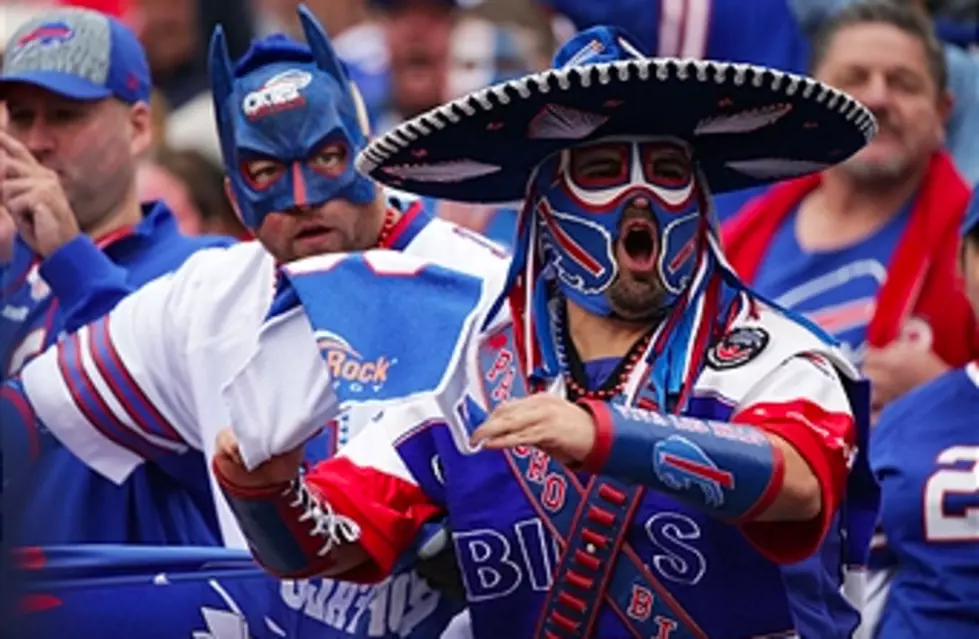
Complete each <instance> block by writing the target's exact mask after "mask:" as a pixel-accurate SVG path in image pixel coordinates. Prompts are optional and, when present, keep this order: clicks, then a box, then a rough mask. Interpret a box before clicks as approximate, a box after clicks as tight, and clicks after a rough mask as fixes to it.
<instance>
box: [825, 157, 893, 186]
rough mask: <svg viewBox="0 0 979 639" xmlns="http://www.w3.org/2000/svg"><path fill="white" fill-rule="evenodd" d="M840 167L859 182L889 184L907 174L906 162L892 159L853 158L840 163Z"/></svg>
mask: <svg viewBox="0 0 979 639" xmlns="http://www.w3.org/2000/svg"><path fill="white" fill-rule="evenodd" d="M840 169H841V170H842V171H844V172H845V173H846V174H847V175H849V176H850V178H851V179H852V180H854V181H855V182H857V183H859V184H890V183H895V182H899V181H901V180H903V179H904V178H905V177H907V175H908V164H907V162H903V161H897V160H893V159H891V160H885V159H880V160H876V159H874V160H871V159H863V158H853V159H851V160H847V161H846V162H844V163H843V164H841V165H840Z"/></svg>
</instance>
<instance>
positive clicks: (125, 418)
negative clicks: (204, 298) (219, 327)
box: [21, 277, 196, 483]
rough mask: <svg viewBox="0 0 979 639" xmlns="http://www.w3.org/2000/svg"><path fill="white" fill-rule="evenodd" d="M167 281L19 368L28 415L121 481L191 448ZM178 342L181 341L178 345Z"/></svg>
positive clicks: (179, 325)
mask: <svg viewBox="0 0 979 639" xmlns="http://www.w3.org/2000/svg"><path fill="white" fill-rule="evenodd" d="M172 287H173V278H171V277H166V278H163V279H161V280H157V281H155V282H152V283H151V284H149V285H148V286H146V287H144V288H143V289H141V290H140V291H138V292H137V293H135V294H133V295H131V296H129V297H128V298H126V299H125V300H124V301H123V302H122V303H121V304H120V305H119V306H118V307H117V308H116V309H115V310H114V311H113V312H112V313H110V314H109V315H107V316H105V317H103V318H102V319H100V320H98V321H96V322H93V323H91V324H89V325H87V326H84V327H82V328H81V329H79V330H78V331H77V332H76V333H73V334H71V335H68V336H66V337H64V338H62V339H61V340H59V341H58V343H57V344H56V345H54V346H52V347H51V348H49V349H48V350H47V351H45V352H44V353H43V354H42V355H41V356H39V357H38V358H36V359H35V360H33V361H32V362H30V363H29V364H28V365H27V366H26V367H25V368H24V370H23V372H22V374H21V378H22V381H23V389H24V392H25V394H26V397H27V399H28V400H29V402H30V405H31V406H32V407H33V410H34V413H35V415H36V417H37V418H38V419H40V420H41V421H42V422H43V423H44V424H45V425H46V426H47V428H48V429H49V430H50V431H51V432H52V433H53V434H54V436H55V437H56V438H57V439H58V440H59V441H60V442H61V443H62V444H64V445H65V446H66V447H68V448H69V449H70V450H71V451H72V452H73V453H74V454H75V455H76V456H77V457H78V458H79V459H81V460H82V461H84V462H85V463H86V464H88V465H89V466H90V467H91V468H93V469H94V470H96V471H97V472H99V473H101V474H102V475H104V476H105V477H107V478H108V479H110V480H112V481H115V482H118V483H121V482H122V481H124V480H125V479H126V478H127V477H128V476H129V473H130V472H132V470H133V469H134V468H135V467H136V466H138V465H139V464H141V463H143V462H145V461H154V460H158V459H160V458H163V457H166V456H169V455H179V454H182V453H184V452H186V451H187V449H188V447H189V446H192V445H194V444H195V443H196V442H195V441H194V439H193V438H192V437H190V436H189V433H186V432H181V431H180V429H179V428H178V427H177V426H176V424H178V423H182V424H187V423H193V422H192V420H190V419H188V416H189V415H190V413H189V412H188V410H187V402H186V398H184V397H182V395H184V393H181V392H180V390H181V388H182V387H183V385H184V384H186V383H187V382H186V381H185V380H186V379H187V377H186V375H183V374H182V373H181V371H182V370H183V369H184V366H183V357H182V353H184V352H185V347H184V346H182V342H184V340H183V338H182V336H183V334H184V332H185V331H184V327H185V326H186V322H181V321H180V320H179V319H178V318H177V317H175V315H177V313H175V312H174V307H173V305H171V304H170V303H169V302H170V301H171V297H172V296H171V294H172V290H171V289H172ZM184 344H185V342H184Z"/></svg>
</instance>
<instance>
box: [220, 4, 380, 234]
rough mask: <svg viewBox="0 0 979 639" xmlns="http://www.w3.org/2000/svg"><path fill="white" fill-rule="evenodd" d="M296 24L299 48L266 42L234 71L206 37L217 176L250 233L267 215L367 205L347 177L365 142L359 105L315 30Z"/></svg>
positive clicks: (368, 184) (304, 14) (313, 25)
mask: <svg viewBox="0 0 979 639" xmlns="http://www.w3.org/2000/svg"><path fill="white" fill-rule="evenodd" d="M299 18H300V21H301V23H302V26H303V31H304V32H305V35H306V40H307V42H308V43H309V46H308V47H307V46H306V45H303V44H300V43H298V42H295V41H293V40H290V39H289V38H286V37H285V36H281V35H276V36H270V37H268V38H265V39H263V40H258V41H255V42H253V43H252V46H251V48H250V49H249V50H248V52H247V53H246V54H245V55H244V56H243V57H242V58H241V60H239V61H238V63H237V64H236V65H234V67H232V64H231V61H230V59H229V56H228V49H227V45H226V43H225V38H224V32H223V30H222V29H221V28H220V27H219V28H218V29H217V30H216V31H215V33H214V37H213V38H212V39H211V52H210V56H211V80H212V85H213V94H214V107H215V109H214V110H215V116H216V118H217V125H218V134H219V135H220V138H221V152H222V155H223V156H224V167H225V172H226V174H227V175H228V178H229V179H230V181H231V189H232V191H233V193H234V195H235V197H236V199H237V200H238V205H239V208H240V209H241V216H242V219H243V221H244V223H245V225H246V226H248V227H249V228H251V229H256V228H258V227H259V226H261V224H262V221H263V220H264V219H265V216H266V215H268V214H269V213H273V212H287V211H290V210H293V209H296V208H301V207H312V206H319V205H321V204H324V203H326V202H328V201H330V200H335V199H345V200H349V201H350V202H353V203H356V204H365V203H367V202H370V201H371V200H373V199H374V197H375V188H376V187H375V186H374V183H373V182H372V181H371V180H370V179H368V178H366V177H364V176H362V175H360V174H359V173H357V172H356V170H355V169H354V158H355V157H356V155H357V154H358V153H359V152H360V151H361V150H362V149H363V148H364V147H365V146H366V144H367V139H366V131H365V129H366V124H364V122H365V118H364V117H362V108H361V107H360V105H359V103H358V100H359V98H358V96H356V95H355V93H354V89H353V88H352V85H351V84H350V82H349V80H348V79H347V74H346V73H345V71H344V69H343V66H342V63H341V62H340V60H339V59H338V58H337V57H336V54H335V53H334V51H333V48H332V47H331V46H330V43H329V41H328V40H327V37H326V34H325V33H324V31H323V29H322V27H320V25H319V24H318V23H317V22H316V20H315V18H313V16H312V15H311V14H310V13H309V11H308V10H307V9H306V8H305V7H303V6H301V7H300V8H299Z"/></svg>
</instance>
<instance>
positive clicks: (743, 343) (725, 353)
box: [707, 327, 768, 371]
mask: <svg viewBox="0 0 979 639" xmlns="http://www.w3.org/2000/svg"><path fill="white" fill-rule="evenodd" d="M766 346H768V333H767V332H766V331H765V330H764V329H761V328H754V327H753V328H745V327H741V328H736V329H734V330H733V331H731V332H730V333H728V334H727V335H725V336H724V337H723V338H722V339H721V341H719V342H718V343H717V344H715V345H714V347H713V348H711V349H710V350H709V351H707V365H708V366H710V367H711V368H715V369H717V370H721V371H723V370H727V369H729V368H737V367H738V366H744V365H745V364H747V363H748V362H750V361H751V360H753V359H754V358H755V357H757V356H758V354H759V353H761V352H762V351H763V350H765V347H766Z"/></svg>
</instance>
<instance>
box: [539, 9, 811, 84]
mask: <svg viewBox="0 0 979 639" xmlns="http://www.w3.org/2000/svg"><path fill="white" fill-rule="evenodd" d="M538 1H539V2H541V3H543V4H544V5H545V6H547V7H549V8H550V9H551V10H552V11H554V12H556V13H558V14H561V15H564V16H565V17H567V18H568V19H569V20H570V21H571V23H572V24H573V25H574V26H575V28H577V29H578V30H582V29H587V28H588V27H591V26H595V25H599V24H606V25H614V26H618V27H621V28H623V29H625V30H626V31H628V32H630V33H632V34H633V35H634V36H636V37H637V38H638V40H639V41H640V42H642V43H643V45H645V50H647V51H652V52H653V54H654V55H656V56H666V57H681V58H710V59H712V60H726V61H733V62H750V63H754V64H762V65H765V66H768V67H772V68H776V69H782V70H785V71H803V70H804V68H805V65H806V54H807V49H808V47H807V46H806V42H805V39H804V38H803V37H802V34H801V31H800V30H799V27H798V25H797V23H796V21H795V17H794V16H793V14H792V12H791V11H790V9H789V6H788V3H787V2H786V0H751V1H750V2H745V1H744V0H602V1H601V2H595V0H538Z"/></svg>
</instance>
